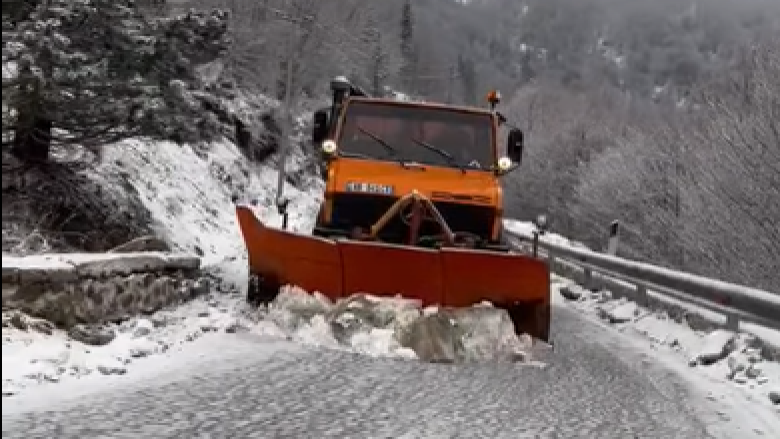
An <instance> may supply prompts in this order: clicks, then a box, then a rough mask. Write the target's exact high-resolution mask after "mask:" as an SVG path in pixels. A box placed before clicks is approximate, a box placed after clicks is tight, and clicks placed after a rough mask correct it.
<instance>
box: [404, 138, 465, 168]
mask: <svg viewBox="0 0 780 439" xmlns="http://www.w3.org/2000/svg"><path fill="white" fill-rule="evenodd" d="M411 139H412V142H414V143H416V144H418V145H420V146H422V147H424V148H426V149H429V150H431V151H433V152H435V153H436V154H439V155H440V156H442V157H444V158H445V159H447V161H448V162H449V163H450V164H451V165H453V166H455V167H457V168H458V169H460V170H461V172H463V173H464V174H465V173H466V167H465V166H464V165H463V164H462V163H460V162H459V161H458V160H457V159H455V157H454V156H453V155H452V154H450V153H448V152H447V151H445V150H443V149H441V148H439V147H438V146H434V145H431V144H430V143H428V142H424V141H422V140H420V139H415V138H414V137H412V138H411Z"/></svg>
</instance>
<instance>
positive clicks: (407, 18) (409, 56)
mask: <svg viewBox="0 0 780 439" xmlns="http://www.w3.org/2000/svg"><path fill="white" fill-rule="evenodd" d="M401 57H402V59H403V65H402V67H401V76H402V81H403V83H404V87H405V88H406V90H407V91H411V92H414V91H416V90H415V87H416V76H417V74H418V71H417V67H418V66H417V62H418V59H417V50H416V47H415V41H414V13H413V10H412V1H411V0H404V3H403V7H402V10H401Z"/></svg>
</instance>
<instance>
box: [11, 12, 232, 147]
mask: <svg viewBox="0 0 780 439" xmlns="http://www.w3.org/2000/svg"><path fill="white" fill-rule="evenodd" d="M226 20H227V15H226V14H224V13H222V12H220V11H215V12H214V13H212V14H210V15H206V14H202V13H193V14H187V15H184V16H180V17H176V18H161V19H154V20H152V21H148V20H146V19H145V18H144V17H143V16H142V15H141V14H140V13H139V11H138V10H137V9H136V8H135V4H134V2H133V1H132V0H120V1H115V0H91V1H77V2H76V1H67V0H51V1H47V2H38V3H37V5H36V6H35V7H34V8H32V9H30V11H29V13H28V15H27V16H25V17H24V18H23V19H20V20H19V21H18V22H17V23H16V24H13V25H11V26H8V29H7V30H6V29H4V32H3V63H4V65H6V64H10V65H14V66H16V69H15V70H16V71H15V73H14V74H12V75H9V76H8V77H6V75H4V77H3V102H4V110H5V109H6V107H7V109H8V112H7V114H6V111H4V115H3V118H4V120H3V122H4V123H3V149H7V148H10V150H11V152H12V153H13V154H14V155H15V156H16V157H17V158H19V159H21V160H23V161H32V162H44V161H46V160H47V159H48V157H49V153H50V149H51V146H52V145H56V144H59V145H80V146H83V147H87V148H90V149H92V150H93V151H98V150H99V148H100V147H101V146H102V145H104V144H106V143H110V142H114V141H117V140H121V139H124V138H128V137H132V136H138V135H147V136H153V137H161V138H168V139H172V140H179V141H186V140H193V139H197V138H199V137H200V136H201V135H207V134H208V133H212V134H213V133H216V132H217V131H216V126H215V125H216V123H215V120H214V118H213V115H211V114H209V113H208V112H203V111H200V110H201V107H200V104H199V102H198V100H197V99H196V98H195V96H194V95H193V94H192V90H193V87H194V83H195V76H196V75H195V70H194V69H195V67H196V66H197V65H198V64H202V63H205V62H209V61H212V60H214V59H216V58H218V57H219V56H220V55H221V54H222V53H223V52H224V51H225V49H226V48H227V46H228V38H227V24H226ZM10 139H13V140H12V141H11V140H10Z"/></svg>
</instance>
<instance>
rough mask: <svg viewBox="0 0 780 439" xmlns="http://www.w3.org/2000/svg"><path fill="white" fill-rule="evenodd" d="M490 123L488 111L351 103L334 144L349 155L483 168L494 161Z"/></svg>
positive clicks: (488, 166) (485, 168)
mask: <svg viewBox="0 0 780 439" xmlns="http://www.w3.org/2000/svg"><path fill="white" fill-rule="evenodd" d="M491 122H492V121H491V118H490V115H488V114H478V113H465V112H459V111H450V110H442V109H439V108H425V107H415V106H406V105H385V104H376V103H368V102H352V103H350V104H349V106H348V107H347V112H346V118H345V121H344V126H343V127H342V129H341V135H340V136H339V139H338V145H339V150H341V151H342V152H344V153H345V155H350V156H354V157H361V158H362V157H366V158H371V159H372V160H387V161H397V160H402V161H405V162H417V163H421V164H429V165H435V166H445V167H458V168H466V169H484V170H487V169H489V168H490V167H491V166H492V164H493V149H492V129H491V128H492V123H491ZM367 133H371V135H368V134H367ZM376 138H381V139H382V141H383V142H384V143H385V144H386V145H389V146H390V147H391V148H392V150H393V151H394V152H395V153H394V154H389V153H388V150H389V149H390V148H387V147H383V145H382V144H381V143H379V142H377V140H376ZM431 147H434V148H431ZM437 150H438V151H437Z"/></svg>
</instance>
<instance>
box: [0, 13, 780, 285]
mask: <svg viewBox="0 0 780 439" xmlns="http://www.w3.org/2000/svg"><path fill="white" fill-rule="evenodd" d="M55 3H56V2H55ZM63 4H64V3H63ZM94 4H96V5H99V6H102V7H104V8H107V9H105V10H106V11H111V13H110V14H105V15H103V16H101V18H98V17H97V16H93V15H89V13H88V12H87V11H85V10H76V9H72V10H70V9H68V11H70V15H67V16H59V18H58V19H60V20H64V21H62V23H64V24H60V25H53V24H52V23H55V22H51V21H46V19H47V18H52V17H54V16H56V15H57V14H60V13H61V12H62V11H58V10H54V9H46V6H44V5H43V3H42V2H37V1H31V2H25V3H24V5H26V6H24V7H22V6H19V7H8V8H4V9H3V16H4V21H3V23H4V52H3V57H4V60H3V61H4V79H3V87H4V93H3V104H4V106H3V108H4V114H3V117H4V124H3V128H4V130H3V136H4V143H3V167H4V172H3V196H4V200H6V201H4V203H3V207H4V217H3V248H4V250H14V251H22V250H24V249H26V250H24V251H40V250H44V249H47V248H69V249H78V248H88V249H105V248H110V247H111V246H113V245H117V244H119V243H121V242H123V241H125V240H127V239H130V238H132V237H134V236H137V235H139V234H144V233H149V232H154V229H155V227H158V228H159V225H158V226H153V225H152V222H153V221H152V219H153V217H154V215H153V213H152V210H154V209H152V208H151V207H150V204H149V203H150V200H152V199H154V198H157V197H158V195H157V192H148V191H146V190H145V189H143V188H144V183H142V181H141V180H144V179H145V178H146V177H145V175H147V174H145V172H146V171H143V172H141V171H140V170H127V169H125V168H127V167H128V166H129V167H130V168H133V167H135V168H133V169H140V165H141V164H144V163H146V164H144V166H149V169H150V171H149V172H152V173H153V174H150V175H156V176H159V177H155V178H159V179H161V180H163V181H165V182H166V183H167V182H168V180H166V179H165V178H164V177H162V176H164V175H166V173H167V172H183V173H187V174H190V173H189V169H195V168H185V165H184V163H185V162H186V161H187V160H193V163H196V162H194V160H196V159H195V158H196V157H197V160H198V162H197V166H198V168H197V169H200V170H201V171H198V172H197V173H192V174H190V175H203V174H204V173H205V170H206V169H208V172H209V173H210V175H211V177H209V179H208V180H207V181H206V182H205V183H204V182H203V181H192V182H185V181H181V182H170V184H171V185H174V184H177V185H180V186H182V187H187V186H189V187H192V188H200V187H201V185H204V184H205V185H210V186H211V187H212V188H213V190H214V191H217V192H219V193H221V194H222V195H220V197H221V198H222V199H223V202H224V204H221V206H222V207H221V208H219V209H217V210H216V212H218V214H217V215H216V216H215V218H217V217H219V218H222V219H220V220H218V221H219V222H224V221H226V218H227V216H229V215H230V212H229V205H228V204H227V200H228V199H229V197H231V196H234V195H235V196H239V197H247V198H249V197H251V193H252V192H255V193H257V192H256V191H259V190H260V188H259V186H263V190H270V189H272V188H269V186H273V185H274V181H275V179H274V177H273V171H272V169H273V167H274V166H275V162H276V160H277V157H276V155H275V153H276V151H277V147H278V145H279V144H280V143H284V142H283V140H284V139H285V138H287V136H288V135H290V134H292V131H291V130H292V125H290V124H288V123H287V122H286V121H287V119H286V118H285V117H284V113H283V112H281V111H279V109H280V108H281V107H278V106H277V104H276V103H278V102H280V101H283V100H284V99H285V97H286V95H287V93H286V92H287V90H288V89H289V91H290V93H289V97H290V102H289V104H290V107H291V108H292V110H293V113H296V114H302V113H303V112H306V111H310V110H311V109H312V108H313V104H314V103H317V104H318V105H319V103H321V102H324V101H325V99H327V83H328V80H329V79H330V78H331V77H333V76H335V75H338V74H345V75H347V76H349V77H350V79H352V80H353V81H355V82H356V83H359V84H361V85H363V86H364V87H365V88H366V89H368V90H371V91H373V92H374V93H376V94H383V93H386V92H387V91H388V90H391V89H395V90H402V91H404V92H406V93H408V94H410V95H412V96H415V97H418V98H423V99H431V100H446V101H452V102H457V103H470V104H477V105H482V103H481V100H482V96H483V95H484V93H485V92H486V91H487V90H489V89H491V88H499V89H500V90H502V91H503V95H504V97H505V100H504V111H505V113H507V115H509V116H510V118H511V119H512V120H513V121H514V122H515V123H516V124H517V125H519V126H520V127H522V128H524V129H525V130H526V134H527V139H528V148H527V153H526V159H525V161H524V163H523V167H522V168H521V169H520V170H519V171H518V172H516V173H515V174H513V175H512V176H511V177H510V178H508V179H507V180H506V190H507V193H508V197H507V206H506V207H507V211H508V212H509V214H510V215H511V216H513V217H519V218H525V219H528V218H532V217H535V216H536V215H537V214H538V213H547V214H549V215H550V216H551V218H552V219H553V228H554V229H556V231H559V232H561V233H563V234H565V235H567V236H571V237H575V238H576V239H579V240H582V241H585V242H587V243H589V244H591V245H596V246H598V245H601V243H602V242H603V235H604V234H605V233H606V225H607V224H609V223H610V222H611V221H612V220H615V219H618V220H620V221H621V222H622V223H623V225H624V228H623V230H624V236H623V244H621V251H622V252H623V254H624V255H625V256H629V257H634V258H640V259H649V260H652V261H654V262H656V263H664V264H667V265H671V266H676V267H680V268H683V269H685V270H688V271H694V272H699V273H703V274H707V275H716V276H718V277H728V278H730V279H731V280H733V281H736V282H742V283H746V284H751V285H755V286H759V287H763V288H768V289H777V288H778V287H780V277H778V273H777V270H776V269H775V267H774V266H773V262H772V261H776V260H777V259H778V258H780V254H778V249H779V248H780V246H777V245H776V243H777V242H780V235H778V230H780V223H778V221H780V211H778V210H777V208H776V207H775V206H780V192H778V191H779V190H780V189H778V188H779V187H780V185H778V184H777V180H776V175H777V173H778V169H780V164H779V163H780V135H778V132H780V129H778V127H777V122H776V121H777V120H778V119H779V118H777V117H776V108H777V105H778V99H780V83H778V77H777V75H776V73H775V72H777V70H778V68H780V58H778V57H779V56H780V55H779V54H778V51H777V47H780V44H778V43H777V42H778V41H780V40H778V38H779V35H780V4H779V3H778V2H776V1H773V0H747V1H736V0H734V1H731V0H700V1H693V0H690V1H677V0H657V1H654V2H644V1H638V0H581V1H574V0H526V1H508V0H472V1H469V2H463V1H454V0H419V1H414V2H411V1H405V0H388V1H384V2H373V3H370V4H368V3H366V2H362V1H358V0H320V1H311V0H295V1H293V2H289V1H287V2H286V1H281V0H263V1H256V0H177V1H171V2H160V1H139V2H137V3H136V4H133V5H131V4H130V3H129V2H107V1H98V0H95V1H94ZM36 8H37V9H36ZM189 8H195V11H196V12H194V13H191V14H184V15H177V14H180V13H182V12H186V11H187V10H188V9H189ZM212 8H221V9H220V12H215V13H211V12H203V11H211V10H212ZM197 11H201V12H197ZM112 14H113V15H112ZM79 17H80V19H83V20H87V19H88V20H92V21H91V22H90V26H83V24H84V23H83V21H78V20H77V18H79ZM107 17H108V18H107ZM111 17H114V18H111ZM122 17H124V18H125V20H124V21H122V20H120V18H122ZM173 17H178V18H173ZM128 22H132V23H136V24H137V26H136V28H135V29H131V28H130V27H128V26H127V23H128ZM36 23H37V24H38V25H39V26H38V27H35V25H36ZM40 23H49V24H48V25H47V26H48V27H47V26H40ZM24 29H34V30H33V32H38V34H35V35H38V38H37V40H36V39H33V40H35V41H48V42H49V43H47V44H49V45H48V46H47V45H41V44H37V45H36V44H35V43H33V42H32V41H33V40H30V39H26V37H25V34H24V32H23V30H24ZM87 29H89V30H90V31H87ZM96 29H98V30H100V32H102V35H104V37H103V38H104V39H107V41H109V42H110V43H111V44H104V45H100V46H99V45H95V43H94V41H95V40H94V38H93V37H94V32H95V30H96ZM138 29H140V30H138ZM46 32H49V33H48V34H47V33H46ZM90 32H92V33H90ZM60 36H61V37H64V38H59V37H60ZM5 49H8V50H5ZM103 59H107V60H109V61H108V63H109V64H108V65H107V66H104V65H103V64H101V62H102V61H101V60H103ZM30 61H32V63H30ZM20 62H21V64H20ZM78 66H81V67H78ZM85 66H86V67H85ZM104 67H105V68H104ZM8 69H11V70H13V71H15V72H16V73H15V74H6V70H8ZM120 85H121V86H120ZM36 87H37V88H36ZM40 87H43V88H40ZM82 89H84V90H86V91H82ZM270 103H273V104H270ZM127 109H130V110H132V111H130V112H128V111H127ZM20 111H21V113H20ZM21 116H23V117H21ZM43 116H45V117H43ZM304 121H305V118H304ZM36 123H38V124H41V123H43V124H44V125H36ZM47 123H50V124H51V126H52V128H53V129H46V130H44V132H47V133H49V134H48V135H53V137H52V141H51V147H50V148H41V146H42V145H41V144H39V143H36V142H34V141H29V142H28V143H26V146H25V147H24V148H20V147H19V146H18V145H16V144H15V143H14V142H15V141H14V140H13V139H14V138H19V136H18V134H19V133H23V132H22V131H19V129H20V128H22V129H26V130H28V131H30V130H32V132H34V131H36V130H40V129H41V128H42V127H45V124H47ZM293 125H294V124H293ZM297 129H298V130H306V129H307V128H306V127H305V126H303V125H300V126H299V127H298V128H297ZM299 134H300V131H299ZM44 137H46V136H44ZM299 139H300V138H299ZM44 143H45V142H44ZM15 145H16V146H15ZM208 145H220V146H216V147H215V146H208ZM214 148H217V149H219V148H222V150H221V151H222V152H219V153H217V152H214V151H216V150H215V149H214ZM225 148H227V149H225ZM295 148H296V150H297V151H298V152H297V154H299V156H300V157H301V158H300V159H299V161H298V163H300V165H297V164H296V165H293V166H292V167H293V168H294V169H297V171H296V172H295V173H294V176H293V177H291V180H290V181H291V182H293V183H294V184H295V185H296V186H298V187H304V186H303V185H308V183H307V182H308V181H309V180H307V178H309V177H306V176H307V175H313V173H312V172H311V171H313V170H314V169H316V164H314V163H313V162H312V161H311V160H309V159H308V158H306V157H305V156H306V155H307V153H306V151H308V146H307V144H306V142H303V143H297V144H296V146H295ZM44 150H45V151H44ZM20 151H23V152H24V153H23V154H20ZM41 151H44V152H46V154H44V155H45V159H44V160H41V158H40V157H38V156H39V155H40V153H41ZM138 151H146V152H142V153H141V152H138ZM228 151H229V152H228ZM237 151H238V152H237ZM152 154H153V155H152ZM147 156H148V158H146V159H141V158H140V157H147ZM217 156H218V157H219V159H217V158H215V157H217ZM152 157H154V158H152ZM185 157H187V158H186V159H185ZM146 160H148V162H147V161H146ZM167 162H170V163H167ZM217 162H219V163H220V164H219V165H218V164H215V163H217ZM163 163H167V164H163ZM193 166H195V165H193ZM268 167H270V168H268ZM262 169H266V170H262ZM225 170H226V171H225ZM182 175H184V174H182ZM96 176H99V177H96ZM109 176H110V177H109ZM250 176H251V179H250ZM105 179H109V180H111V181H112V182H113V183H111V184H105V183H102V180H105ZM250 180H251V182H250ZM95 182H101V183H95ZM261 182H263V183H261ZM309 186H310V185H309ZM104 187H105V188H106V190H104ZM129 187H133V188H134V189H132V190H128V188H129ZM139 187H140V188H141V189H139ZM307 187H308V186H307ZM116 188H121V189H116ZM193 190H196V189H193ZM197 190H204V191H205V189H202V188H200V189H197ZM109 192H110V193H111V194H112V195H110V196H109V195H107V193H109ZM163 193H164V192H163ZM116 194H121V196H122V197H123V198H122V200H123V201H121V202H117V201H114V200H115V199H116V196H117V195H116ZM155 201H159V200H155ZM192 202H193V203H196V204H195V205H198V204H197V203H204V201H203V199H198V200H195V199H193V200H192ZM203 208H204V209H208V208H210V207H207V206H205V205H203ZM150 209H151V210H150ZM155 209H156V207H155ZM171 209H172V212H176V210H175V208H171ZM182 212H186V209H184V210H183V211H182ZM87 213H88V214H89V215H87ZM85 215H86V216H85ZM223 215H225V216H224V217H223ZM96 224H101V225H102V227H104V228H106V227H107V228H108V229H109V230H110V232H109V233H101V234H99V235H100V239H98V240H97V241H96V240H95V239H92V238H90V237H89V233H90V232H89V230H94V229H95V225H96ZM168 227H169V229H170V230H176V231H177V232H180V230H179V228H178V227H176V226H173V225H169V226H168ZM187 227H189V226H187ZM178 239H179V238H178V237H177V238H176V239H175V241H178ZM43 242H45V243H46V244H43Z"/></svg>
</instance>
